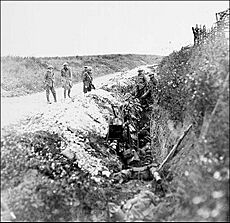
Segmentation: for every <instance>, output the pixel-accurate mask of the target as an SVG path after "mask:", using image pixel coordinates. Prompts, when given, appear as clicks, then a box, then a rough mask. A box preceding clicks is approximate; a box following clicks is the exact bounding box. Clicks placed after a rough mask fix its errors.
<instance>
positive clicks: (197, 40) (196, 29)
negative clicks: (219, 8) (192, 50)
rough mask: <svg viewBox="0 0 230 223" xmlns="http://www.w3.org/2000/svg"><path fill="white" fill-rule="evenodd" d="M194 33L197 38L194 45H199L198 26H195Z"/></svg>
mask: <svg viewBox="0 0 230 223" xmlns="http://www.w3.org/2000/svg"><path fill="white" fill-rule="evenodd" d="M195 33H196V36H197V38H196V45H199V43H200V36H199V35H200V32H199V27H198V24H196V27H195Z"/></svg>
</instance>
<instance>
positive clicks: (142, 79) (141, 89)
mask: <svg viewBox="0 0 230 223" xmlns="http://www.w3.org/2000/svg"><path fill="white" fill-rule="evenodd" d="M147 83H148V81H147V78H146V76H145V73H144V70H142V69H139V70H138V76H137V80H136V94H135V96H136V97H137V98H139V99H141V96H143V94H144V93H145V89H146V86H147Z"/></svg>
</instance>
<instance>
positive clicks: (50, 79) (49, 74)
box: [45, 66, 57, 103]
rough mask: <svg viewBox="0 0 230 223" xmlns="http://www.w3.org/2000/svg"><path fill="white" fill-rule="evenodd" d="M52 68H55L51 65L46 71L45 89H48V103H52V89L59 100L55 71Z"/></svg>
mask: <svg viewBox="0 0 230 223" xmlns="http://www.w3.org/2000/svg"><path fill="white" fill-rule="evenodd" d="M51 69H53V67H52V66H49V67H48V70H47V71H46V73H45V89H46V98H47V102H48V103H50V100H49V94H50V91H51V92H52V94H53V97H54V101H55V102H57V99H56V91H55V89H54V72H53V71H52V70H51Z"/></svg>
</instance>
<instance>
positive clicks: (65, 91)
mask: <svg viewBox="0 0 230 223" xmlns="http://www.w3.org/2000/svg"><path fill="white" fill-rule="evenodd" d="M64 99H66V90H64Z"/></svg>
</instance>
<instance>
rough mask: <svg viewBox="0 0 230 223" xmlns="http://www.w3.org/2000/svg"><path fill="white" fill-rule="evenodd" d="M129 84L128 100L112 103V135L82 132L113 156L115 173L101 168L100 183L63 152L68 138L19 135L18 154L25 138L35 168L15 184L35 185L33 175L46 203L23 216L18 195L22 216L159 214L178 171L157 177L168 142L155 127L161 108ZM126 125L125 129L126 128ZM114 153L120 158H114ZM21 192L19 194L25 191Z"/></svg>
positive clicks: (98, 150)
mask: <svg viewBox="0 0 230 223" xmlns="http://www.w3.org/2000/svg"><path fill="white" fill-rule="evenodd" d="M129 87H130V86H128V87H126V88H125V89H119V90H120V92H121V93H122V94H121V98H122V100H124V103H123V104H122V105H121V106H115V105H112V107H111V109H112V110H113V117H112V118H111V119H110V120H108V125H109V126H110V128H109V131H108V134H107V136H106V138H103V137H100V136H98V135H97V134H95V133H93V132H90V134H88V135H87V136H84V137H82V141H81V142H82V143H84V145H85V147H84V149H85V150H86V151H87V152H88V153H89V154H91V155H92V156H94V157H96V158H100V157H107V158H106V159H107V162H106V167H107V168H108V169H109V170H112V174H111V175H110V176H105V175H103V174H102V173H101V172H99V173H98V174H99V175H100V176H101V180H100V182H96V181H95V179H93V178H92V176H91V175H90V173H88V172H85V171H84V170H82V168H80V166H79V165H78V163H77V162H75V161H76V159H75V157H74V156H72V155H66V154H63V153H62V152H61V146H63V143H65V140H63V138H62V137H61V136H60V135H58V134H55V133H53V134H52V133H50V132H48V131H35V132H34V133H24V134H23V135H20V136H17V135H15V136H14V142H13V144H14V146H15V148H17V149H15V150H14V153H15V154H17V153H19V148H18V146H17V145H16V144H17V142H19V143H20V144H21V145H22V146H21V147H22V148H24V150H23V156H24V157H26V160H23V162H22V163H27V164H26V165H27V168H28V169H29V171H28V172H27V173H26V174H25V173H24V174H25V176H24V177H22V176H15V178H14V180H13V181H12V187H15V188H17V190H18V191H20V190H21V187H24V186H26V185H28V184H29V185H30V183H31V182H30V181H28V180H27V177H28V176H29V178H30V177H31V176H32V177H31V178H30V179H32V182H34V181H36V186H35V187H34V188H33V193H35V194H36V196H37V197H38V200H39V202H42V204H43V205H42V206H41V207H40V208H37V210H36V211H37V212H35V211H34V210H33V211H31V212H33V215H32V216H31V215H25V214H24V215H23V214H21V213H20V211H21V209H18V207H17V206H14V200H12V203H11V207H13V210H14V213H15V215H16V216H17V219H16V220H17V221H25V220H31V221H35V220H37V219H38V216H36V214H37V215H39V213H40V211H42V213H43V215H44V217H43V220H45V221H63V220H64V221H72V220H78V221H95V220H96V221H130V220H137V219H139V220H140V219H142V220H144V221H149V220H151V219H152V217H151V216H149V213H151V214H154V210H155V209H156V207H158V206H159V204H160V202H161V199H162V198H164V196H165V194H166V193H167V184H168V183H169V182H170V181H171V180H172V179H173V176H172V174H171V172H170V171H168V170H167V169H164V170H163V171H162V172H161V173H160V176H158V178H156V177H154V171H152V169H151V168H153V170H155V169H156V168H157V167H158V166H159V165H160V163H161V161H162V159H161V157H160V156H159V153H158V152H157V151H160V150H162V148H160V146H161V144H162V142H161V141H160V139H159V138H157V137H158V136H157V134H158V133H157V132H154V131H153V127H154V126H153V124H152V121H153V119H156V117H155V116H156V114H159V112H156V110H157V105H156V104H151V103H149V101H148V99H149V98H147V99H146V101H141V100H138V99H137V98H136V97H134V96H132V95H130V94H127V89H129ZM116 93H117V91H116ZM148 104H149V106H148ZM102 105H103V104H99V106H102ZM154 111H155V113H154ZM121 124H122V125H123V128H120V127H121ZM111 127H112V131H111ZM113 128H114V129H113ZM154 129H156V128H154ZM65 131H67V132H69V133H71V134H75V138H78V139H79V135H81V133H80V132H75V130H74V129H71V128H70V127H69V128H67V129H66V130H65ZM4 146H6V145H4ZM8 146H11V147H12V146H13V145H8ZM21 152H22V151H21V150H20V153H21ZM111 156H114V157H115V158H114V159H111ZM20 159H21V158H20ZM18 162H20V160H18ZM86 162H87V160H86ZM4 166H7V164H6V163H5V162H4V160H3V163H2V168H4ZM7 174H8V173H7V172H6V174H5V175H6V176H4V178H6V180H7V181H10V182H11V179H7ZM50 185H52V186H50ZM3 187H4V182H3ZM3 189H4V188H3ZM17 196H19V197H18V198H17ZM17 196H16V198H17V199H19V198H20V195H17ZM134 201H135V202H136V206H141V205H142V206H143V204H145V205H144V207H143V208H142V209H135V208H133V206H135V205H132V207H131V206H130V203H131V202H134ZM138 202H139V203H138ZM141 202H142V203H141ZM128 206H130V207H128ZM134 212H135V213H136V214H134ZM140 212H146V213H147V212H149V213H147V214H146V216H138V214H137V213H139V214H140ZM136 215H137V216H136Z"/></svg>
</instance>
